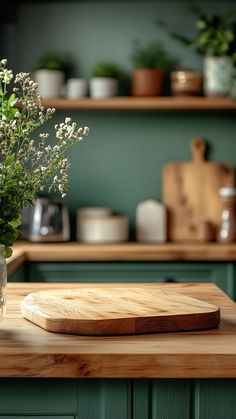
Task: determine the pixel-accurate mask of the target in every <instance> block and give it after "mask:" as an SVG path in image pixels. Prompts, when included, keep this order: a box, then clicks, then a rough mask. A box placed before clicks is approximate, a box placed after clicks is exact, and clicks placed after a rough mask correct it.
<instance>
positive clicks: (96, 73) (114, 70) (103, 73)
mask: <svg viewBox="0 0 236 419" xmlns="http://www.w3.org/2000/svg"><path fill="white" fill-rule="evenodd" d="M121 74H122V71H121V69H120V68H119V66H118V65H116V64H114V63H110V62H99V63H97V64H96V65H95V66H94V67H93V69H92V77H111V78H116V79H117V78H119V77H121Z"/></svg>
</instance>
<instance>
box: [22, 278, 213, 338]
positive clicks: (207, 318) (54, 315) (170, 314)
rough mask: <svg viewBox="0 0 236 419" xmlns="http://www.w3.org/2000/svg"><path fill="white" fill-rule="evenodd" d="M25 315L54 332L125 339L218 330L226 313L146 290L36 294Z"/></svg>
mask: <svg viewBox="0 0 236 419" xmlns="http://www.w3.org/2000/svg"><path fill="white" fill-rule="evenodd" d="M21 313H22V315H23V316H24V317H25V318H26V319H28V320H30V321H32V322H33V323H35V324H37V325H38V326H40V327H43V328H44V329H46V330H48V331H51V332H59V333H73V334H82V335H124V334H137V333H154V332H173V331H174V332H177V331H183V330H196V329H198V330H200V329H209V328H214V327H217V326H218V324H219V321H220V310H219V307H216V306H215V305H213V304H209V303H206V302H204V301H200V300H197V299H195V298H191V297H188V296H185V295H181V294H177V293H175V292H169V291H167V290H160V289H156V287H153V288H148V289H147V288H146V287H143V286H142V285H140V286H139V287H136V288H134V287H132V286H129V285H127V286H126V287H123V288H119V287H118V288H112V289H111V288H109V287H108V288H106V287H103V288H102V289H101V288H97V287H93V288H84V289H80V288H77V289H68V288H65V289H63V290H50V291H41V292H35V293H30V294H29V295H27V296H26V297H25V298H24V300H23V301H22V303H21Z"/></svg>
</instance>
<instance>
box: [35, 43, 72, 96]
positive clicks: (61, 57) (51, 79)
mask: <svg viewBox="0 0 236 419" xmlns="http://www.w3.org/2000/svg"><path fill="white" fill-rule="evenodd" d="M72 68H73V63H72V60H71V58H70V57H69V56H67V55H66V54H62V53H59V52H57V51H48V52H46V53H45V54H43V55H42V56H41V57H40V58H39V60H38V62H37V63H36V65H35V68H34V75H33V77H34V80H35V81H36V83H37V84H38V88H39V93H40V95H41V96H42V97H43V98H55V97H60V96H62V95H63V88H64V84H65V81H66V79H67V78H68V77H69V76H70V74H71V71H72Z"/></svg>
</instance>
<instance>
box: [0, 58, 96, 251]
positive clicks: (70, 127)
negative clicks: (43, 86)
mask: <svg viewBox="0 0 236 419" xmlns="http://www.w3.org/2000/svg"><path fill="white" fill-rule="evenodd" d="M6 66H7V60H5V59H4V60H1V61H0V243H1V244H3V245H4V246H5V256H6V257H9V256H10V255H11V253H12V251H11V246H12V245H13V243H14V241H15V240H16V239H17V237H18V235H19V230H18V227H19V226H20V224H21V213H22V209H23V207H25V206H30V205H32V204H33V203H34V201H35V199H36V198H37V194H38V193H40V192H41V191H47V192H50V191H53V190H54V191H59V192H60V194H61V195H62V197H65V195H66V191H67V190H68V174H67V172H68V168H69V160H68V157H65V156H66V153H67V151H68V149H69V148H70V147H71V146H72V145H73V144H76V143H78V142H79V141H81V140H83V138H84V137H85V136H87V135H88V132H89V129H88V127H83V128H82V127H78V126H77V124H76V122H72V120H71V118H68V117H67V118H66V119H65V121H64V122H62V123H60V124H59V125H55V137H56V139H57V143H56V145H54V146H52V145H50V144H49V142H48V138H49V134H48V133H46V132H44V131H42V132H39V130H40V127H41V126H42V125H44V124H45V123H46V122H47V121H48V120H49V119H51V118H52V116H53V115H54V113H55V109H54V108H48V109H45V108H44V107H43V105H42V102H41V97H40V96H39V94H38V86H37V84H36V83H35V82H34V81H33V80H32V79H31V78H30V76H29V73H19V74H16V76H15V79H14V75H13V72H12V70H9V69H7V68H6ZM13 79H14V80H13ZM11 83H14V86H15V87H13V91H12V92H8V88H9V87H10V86H11ZM36 130H37V131H36ZM35 131H36V132H37V134H36V133H35Z"/></svg>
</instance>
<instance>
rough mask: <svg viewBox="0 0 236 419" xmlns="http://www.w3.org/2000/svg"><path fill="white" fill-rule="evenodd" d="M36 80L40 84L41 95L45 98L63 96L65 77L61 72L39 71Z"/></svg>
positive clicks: (35, 76)
mask: <svg viewBox="0 0 236 419" xmlns="http://www.w3.org/2000/svg"><path fill="white" fill-rule="evenodd" d="M34 80H35V81H36V83H37V84H38V88H39V94H40V96H42V97H43V98H56V97H60V96H62V93H63V86H64V80H65V75H64V72H63V71H59V70H46V69H45V70H44V69H42V70H37V71H35V73H34Z"/></svg>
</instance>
